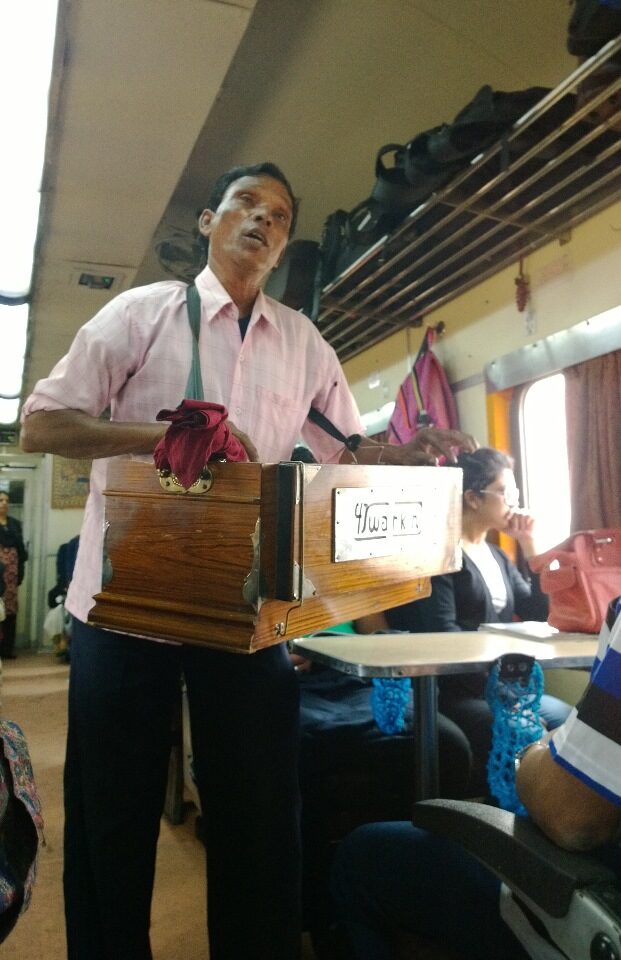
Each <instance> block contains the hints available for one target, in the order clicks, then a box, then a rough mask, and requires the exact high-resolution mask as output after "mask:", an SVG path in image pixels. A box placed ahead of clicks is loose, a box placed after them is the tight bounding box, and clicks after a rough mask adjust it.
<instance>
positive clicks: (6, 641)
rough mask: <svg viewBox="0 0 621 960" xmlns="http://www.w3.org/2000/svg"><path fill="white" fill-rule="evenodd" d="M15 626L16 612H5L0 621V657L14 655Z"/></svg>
mask: <svg viewBox="0 0 621 960" xmlns="http://www.w3.org/2000/svg"><path fill="white" fill-rule="evenodd" d="M16 626H17V614H15V613H7V615H6V618H5V619H4V620H3V621H2V623H0V657H8V658H9V659H10V658H11V657H13V656H15V628H16Z"/></svg>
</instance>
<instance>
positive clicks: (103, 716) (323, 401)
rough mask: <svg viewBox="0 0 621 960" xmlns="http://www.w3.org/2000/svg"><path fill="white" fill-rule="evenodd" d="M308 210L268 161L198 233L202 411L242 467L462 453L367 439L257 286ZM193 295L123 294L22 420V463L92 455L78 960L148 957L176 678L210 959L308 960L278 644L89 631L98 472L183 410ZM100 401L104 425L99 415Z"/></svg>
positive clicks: (74, 663) (345, 392)
mask: <svg viewBox="0 0 621 960" xmlns="http://www.w3.org/2000/svg"><path fill="white" fill-rule="evenodd" d="M296 214H297V200H296V199H295V197H294V195H293V192H292V189H291V186H290V184H289V182H288V180H287V179H286V177H285V176H284V174H283V173H282V171H281V170H279V169H278V167H276V166H275V165H274V164H272V163H262V164H255V165H253V166H249V167H236V168H233V169H232V170H229V171H228V172H227V173H225V174H223V175H222V176H221V177H220V178H219V179H218V180H217V181H216V183H215V185H214V188H213V190H212V194H211V197H210V199H209V205H208V207H207V208H206V209H205V210H204V211H203V213H202V214H201V216H200V219H199V230H200V232H201V234H202V236H203V237H204V238H205V240H206V241H207V242H208V260H207V266H206V267H205V268H204V270H202V272H201V273H199V275H198V276H197V277H196V281H195V286H196V290H197V292H198V295H199V299H200V331H199V337H198V341H199V342H198V347H199V354H200V361H201V372H202V381H203V383H204V384H205V388H206V389H205V394H206V395H205V399H206V400H209V401H211V402H213V403H219V404H222V405H223V406H225V407H227V408H228V409H229V410H230V412H231V418H232V420H233V421H234V425H233V423H232V422H231V421H229V423H228V426H229V428H230V429H231V431H232V432H233V433H234V434H235V436H237V437H238V438H239V439H240V441H241V443H242V444H243V446H244V447H245V449H246V451H247V453H248V456H249V458H250V459H252V460H259V459H260V460H261V461H262V462H267V463H269V462H275V461H276V462H277V461H279V460H283V459H287V458H288V457H289V454H290V452H291V450H292V448H293V446H294V445H295V443H296V441H297V438H298V437H299V436H300V435H302V436H303V438H304V440H305V441H306V442H308V443H309V445H310V446H311V447H312V449H313V450H314V452H315V455H316V457H317V459H318V460H320V461H321V462H324V463H325V462H337V461H339V460H340V459H344V460H345V461H347V462H350V463H351V462H352V461H354V462H355V461H358V462H360V463H378V462H379V460H380V458H382V460H383V462H386V463H397V462H401V463H421V462H422V463H428V462H430V461H431V462H435V458H436V457H437V456H439V455H441V454H446V453H448V455H449V456H450V455H451V454H450V448H451V447H459V448H463V447H464V446H465V447H466V448H470V447H471V446H472V440H471V439H470V438H467V437H464V436H463V435H461V434H457V433H456V432H455V431H434V430H427V431H422V435H419V436H417V437H416V439H415V441H413V442H412V443H410V444H404V445H403V446H401V447H382V446H381V445H378V444H375V443H374V442H373V441H372V440H369V439H367V438H366V437H362V436H361V434H362V431H363V427H362V423H361V420H360V416H359V414H358V410H357V408H356V404H355V401H354V399H353V397H352V394H351V391H350V390H349V387H348V385H347V381H346V379H345V375H344V373H343V370H342V369H341V365H340V363H339V361H338V358H337V356H336V353H335V352H334V350H333V349H332V347H330V346H329V345H328V344H327V343H326V342H325V340H323V339H322V337H321V335H320V333H319V332H318V330H317V328H316V327H315V326H314V325H313V323H312V322H311V321H310V320H308V319H307V318H306V317H305V316H304V315H303V314H301V313H298V312H296V311H294V310H291V309H289V308H288V307H284V306H282V304H279V303H277V302H276V301H274V300H272V299H271V298H269V297H266V296H265V295H264V294H263V292H262V289H261V288H262V285H263V284H264V282H265V281H266V279H267V277H268V275H269V273H270V272H271V270H272V269H273V268H274V267H275V266H276V265H277V264H278V263H279V262H280V259H281V257H282V255H283V253H284V251H285V247H286V245H287V242H288V240H289V237H290V235H291V234H292V233H293V229H294V226H295V219H296ZM187 300H188V288H187V287H186V285H185V284H184V283H182V282H180V281H166V282H163V283H154V284H151V285H150V286H148V287H142V288H138V289H134V290H129V291H127V292H125V293H122V294H120V296H118V297H116V298H115V299H114V300H112V301H111V302H110V303H108V304H107V305H106V306H104V307H103V309H102V310H101V311H100V312H99V313H98V314H97V316H95V317H94V318H93V319H92V320H91V321H89V322H88V323H87V324H86V325H85V326H84V327H82V329H81V330H80V331H78V333H77V335H76V338H75V340H74V342H73V344H72V346H71V347H70V350H69V353H68V354H67V356H66V357H64V358H63V359H62V360H60V361H59V363H58V364H57V365H56V367H55V368H54V370H53V371H52V372H51V374H50V376H49V377H47V378H45V379H44V380H40V381H39V382H38V383H37V384H36V386H35V389H34V392H33V394H32V395H31V396H30V398H29V399H28V400H27V402H26V404H25V406H24V409H23V411H22V418H23V426H22V432H21V442H22V446H23V447H24V449H25V450H28V451H46V452H50V453H56V454H58V455H60V456H66V457H72V456H82V457H93V458H94V464H93V470H92V473H91V487H90V494H89V499H88V503H87V506H86V511H85V520H84V524H83V527H82V532H81V534H80V547H79V551H78V557H77V561H76V568H75V573H74V577H73V580H72V582H71V586H70V588H69V592H68V594H67V603H66V607H67V609H68V610H69V612H70V613H71V614H72V615H73V616H74V625H73V633H72V638H71V677H70V685H69V732H68V744H67V761H66V767H65V875H64V880H65V911H66V919H67V936H68V944H69V958H70V960H151V946H150V941H149V925H150V910H151V894H152V887H153V878H154V870H155V853H156V844H157V837H158V832H159V825H160V817H161V813H162V808H163V804H164V795H165V789H166V775H167V769H168V759H169V754H170V724H171V717H172V709H173V705H174V703H175V702H176V698H177V695H178V691H179V684H180V675H181V672H183V674H184V677H185V682H186V686H187V691H188V703H189V708H190V719H191V725H192V740H193V748H194V770H195V774H196V781H197V785H198V790H199V795H200V800H201V807H202V810H203V815H204V819H205V829H206V841H207V869H208V883H207V889H208V898H209V903H208V913H209V924H208V927H209V946H210V957H211V960H249V958H256V960H263V958H265V960H296V958H297V957H298V956H299V949H300V842H299V819H298V809H299V788H298V776H297V749H298V705H299V693H298V684H297V679H296V676H295V673H294V670H293V666H292V664H291V663H290V661H289V657H288V654H287V649H286V647H285V646H284V645H282V644H280V645H275V646H272V647H268V648H267V649H265V650H261V651H259V652H258V653H254V654H253V655H252V656H237V655H234V654H231V653H228V652H226V651H222V650H214V649H209V648H207V647H204V646H201V647H198V646H189V645H181V646H179V645H171V644H168V643H153V642H152V641H150V640H148V639H141V638H137V637H134V636H127V635H124V634H122V633H112V632H110V631H106V630H99V629H96V628H94V627H91V626H88V624H87V620H88V612H89V610H90V608H91V606H92V602H93V601H92V597H93V595H94V594H95V593H96V592H97V591H98V590H99V588H100V585H101V557H102V540H103V522H102V521H103V516H104V510H103V489H104V487H105V481H106V468H107V462H106V459H105V458H107V457H114V456H119V455H128V454H152V453H153V449H154V447H155V446H156V444H157V443H158V441H159V440H160V439H161V438H162V436H163V435H164V433H165V431H166V426H165V425H162V423H158V422H156V415H157V413H158V411H159V410H161V409H162V408H166V407H167V408H171V407H175V406H176V405H177V404H179V403H180V401H181V400H182V399H183V397H184V395H185V394H184V391H185V390H186V385H187V383H188V374H189V372H190V368H191V357H192V333H191V329H190V325H189V322H188V311H187ZM311 405H312V406H313V407H315V408H316V409H317V410H319V412H320V413H323V414H324V415H325V416H326V417H328V418H329V419H330V420H331V421H332V423H334V424H335V425H337V426H338V427H339V429H340V430H341V431H342V432H343V434H344V435H345V436H349V437H350V438H351V436H352V435H355V437H356V439H355V441H354V444H353V445H354V448H355V456H353V455H352V454H351V453H350V452H349V450H348V449H346V448H345V447H344V445H343V444H342V443H340V442H339V441H336V440H334V439H333V438H332V437H330V436H328V434H327V433H325V432H324V431H322V430H321V429H319V428H318V427H316V426H315V425H313V424H311V423H310V422H309V421H308V412H309V408H310V406H311ZM108 406H110V411H111V419H110V420H109V421H104V420H101V419H99V418H100V416H101V413H102V411H103V410H105V409H106V407H108ZM242 431H243V432H242ZM205 641H206V642H208V641H209V637H208V636H205ZM179 922H180V926H181V924H182V920H181V919H180V921H179Z"/></svg>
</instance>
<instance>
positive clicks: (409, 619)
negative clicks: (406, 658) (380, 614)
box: [386, 543, 548, 693]
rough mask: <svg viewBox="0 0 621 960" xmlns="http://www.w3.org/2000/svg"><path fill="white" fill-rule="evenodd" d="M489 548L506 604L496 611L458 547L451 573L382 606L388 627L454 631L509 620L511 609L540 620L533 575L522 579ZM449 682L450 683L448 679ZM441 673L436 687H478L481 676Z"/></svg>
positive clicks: (542, 613)
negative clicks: (401, 601)
mask: <svg viewBox="0 0 621 960" xmlns="http://www.w3.org/2000/svg"><path fill="white" fill-rule="evenodd" d="M489 547H490V549H491V551H492V553H493V554H494V557H495V558H496V560H497V561H498V563H499V565H500V569H501V571H502V576H503V579H504V581H505V585H506V587H507V605H506V606H505V608H504V609H503V610H501V611H500V612H497V611H496V610H495V609H494V605H493V603H492V596H491V593H490V592H489V589H488V587H487V584H486V583H485V581H484V579H483V577H482V575H481V573H480V571H479V568H478V567H477V565H476V564H475V563H473V561H472V560H471V559H470V557H469V556H468V555H467V554H466V553H465V552H464V554H463V567H462V568H461V570H457V571H456V572H455V573H446V574H443V575H442V576H439V577H432V578H431V596H429V597H426V598H425V599H423V600H416V601H414V602H413V603H407V604H405V605H404V606H402V607H395V608H394V609H392V610H388V611H387V613H386V619H387V621H388V625H389V627H390V628H391V629H392V630H409V631H410V632H411V633H451V632H452V633H455V632H458V631H461V630H478V629H479V627H480V625H481V624H482V623H510V622H511V621H512V620H513V617H514V614H517V616H518V617H520V619H522V620H546V619H547V616H548V598H547V596H546V594H545V593H542V592H541V588H540V586H539V577H538V576H536V574H531V579H530V582H528V581H527V580H525V579H524V578H523V577H522V575H521V573H520V572H519V570H518V569H517V567H516V566H515V564H514V563H512V562H511V560H510V559H509V557H508V556H507V554H506V553H505V552H504V550H501V549H500V547H497V546H495V545H494V544H493V543H490V544H489ZM453 681H455V682H453ZM465 681H466V676H465V675H464V676H461V677H455V678H453V677H445V678H443V680H442V684H441V686H442V688H443V689H444V690H448V688H451V689H455V690H457V689H458V688H459V689H464V687H467V688H468V689H469V690H470V692H471V693H474V692H475V690H477V691H482V689H483V686H484V681H483V678H481V677H478V676H472V677H469V678H468V681H467V682H465Z"/></svg>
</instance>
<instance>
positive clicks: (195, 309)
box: [185, 283, 205, 400]
mask: <svg viewBox="0 0 621 960" xmlns="http://www.w3.org/2000/svg"><path fill="white" fill-rule="evenodd" d="M187 297H188V301H187V303H188V321H189V323H190V330H191V331H192V365H191V367H190V375H189V377H188V383H187V386H186V388H185V397H186V399H187V400H204V399H205V394H204V391H203V378H202V377H201V361H200V355H199V352H198V335H199V331H200V328H201V298H200V294H199V292H198V290H197V289H196V285H195V284H193V283H191V284H190V285H189V286H188V291H187Z"/></svg>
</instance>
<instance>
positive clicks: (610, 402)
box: [564, 350, 621, 532]
mask: <svg viewBox="0 0 621 960" xmlns="http://www.w3.org/2000/svg"><path fill="white" fill-rule="evenodd" d="M564 373H565V382H566V394H565V403H566V410H567V451H568V457H569V483H570V491H571V513H572V517H571V527H572V532H573V531H575V530H590V529H593V528H597V527H619V526H621V350H616V351H615V352H614V353H607V354H605V356H603V357H596V358H595V359H594V360H588V361H586V362H585V363H579V364H578V365H577V366H575V367H569V368H568V369H566V370H565V371H564Z"/></svg>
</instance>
